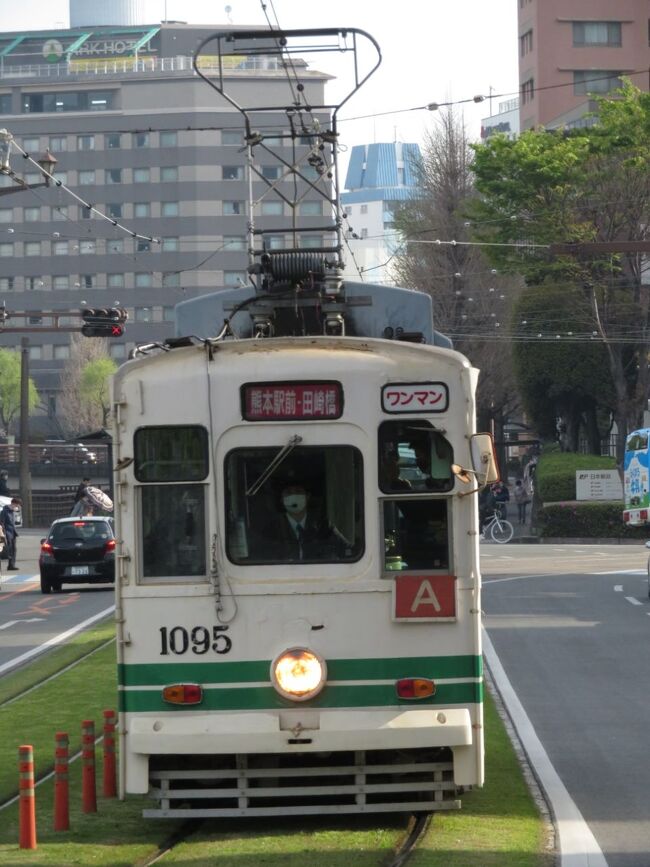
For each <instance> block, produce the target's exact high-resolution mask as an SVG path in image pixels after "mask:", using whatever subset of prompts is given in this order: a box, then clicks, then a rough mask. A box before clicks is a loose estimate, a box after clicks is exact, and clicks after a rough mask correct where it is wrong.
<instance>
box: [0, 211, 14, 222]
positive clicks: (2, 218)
mask: <svg viewBox="0 0 650 867" xmlns="http://www.w3.org/2000/svg"><path fill="white" fill-rule="evenodd" d="M13 217H14V212H13V208H0V223H11V222H12V221H13Z"/></svg>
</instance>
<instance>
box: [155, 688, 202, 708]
mask: <svg viewBox="0 0 650 867" xmlns="http://www.w3.org/2000/svg"><path fill="white" fill-rule="evenodd" d="M162 697H163V701H166V702H168V703H169V704H200V703H201V702H202V701H203V687H202V686H199V685H198V684H197V683H175V684H173V685H172V686H166V687H165V688H164V689H163V692H162Z"/></svg>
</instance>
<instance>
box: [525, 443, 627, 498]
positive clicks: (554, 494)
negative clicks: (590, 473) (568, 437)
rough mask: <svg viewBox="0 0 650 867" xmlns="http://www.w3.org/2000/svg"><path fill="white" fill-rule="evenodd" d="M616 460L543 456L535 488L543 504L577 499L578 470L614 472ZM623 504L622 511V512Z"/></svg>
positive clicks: (566, 454)
mask: <svg viewBox="0 0 650 867" xmlns="http://www.w3.org/2000/svg"><path fill="white" fill-rule="evenodd" d="M615 468H616V460H615V459H614V458H609V457H604V456H600V455H582V454H576V453H575V452H552V453H551V454H547V453H546V452H544V454H542V455H541V457H540V459H539V461H538V464H537V470H536V473H535V487H536V491H537V494H538V496H539V498H540V500H541V501H542V502H543V503H558V502H561V501H564V500H575V498H576V470H613V469H615ZM622 508H623V505H622V504H621V507H620V509H621V510H622Z"/></svg>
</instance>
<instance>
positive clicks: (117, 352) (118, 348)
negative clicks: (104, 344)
mask: <svg viewBox="0 0 650 867" xmlns="http://www.w3.org/2000/svg"><path fill="white" fill-rule="evenodd" d="M110 353H111V358H114V359H116V360H117V359H121V358H126V345H125V344H124V343H111V345H110Z"/></svg>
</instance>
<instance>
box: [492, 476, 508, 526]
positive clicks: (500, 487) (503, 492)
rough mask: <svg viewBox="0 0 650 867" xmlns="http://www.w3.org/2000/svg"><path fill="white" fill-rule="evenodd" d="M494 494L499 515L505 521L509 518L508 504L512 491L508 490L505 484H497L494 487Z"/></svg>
mask: <svg viewBox="0 0 650 867" xmlns="http://www.w3.org/2000/svg"><path fill="white" fill-rule="evenodd" d="M492 493H493V494H494V499H495V500H496V504H497V509H498V510H499V515H500V516H501V517H502V518H504V519H505V518H507V517H508V505H507V504H508V502H509V500H510V491H509V490H508V486H507V485H506V484H505V483H504V482H496V484H494V485H492Z"/></svg>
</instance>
